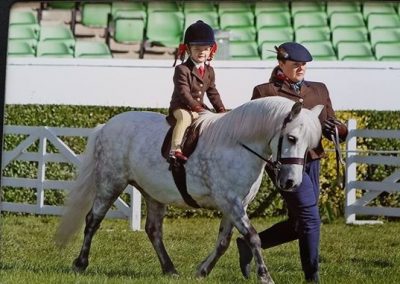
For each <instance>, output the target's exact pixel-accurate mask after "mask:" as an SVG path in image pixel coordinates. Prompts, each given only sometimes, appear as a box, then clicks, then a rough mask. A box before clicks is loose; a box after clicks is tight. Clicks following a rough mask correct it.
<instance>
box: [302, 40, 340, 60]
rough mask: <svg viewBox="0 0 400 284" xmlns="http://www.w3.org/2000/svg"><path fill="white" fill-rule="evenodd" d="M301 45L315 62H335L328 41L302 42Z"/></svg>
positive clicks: (334, 54) (333, 51)
mask: <svg viewBox="0 0 400 284" xmlns="http://www.w3.org/2000/svg"><path fill="white" fill-rule="evenodd" d="M302 44H303V45H304V46H305V47H306V48H307V49H308V50H309V51H310V53H311V54H312V57H313V59H314V60H315V61H332V60H337V57H336V53H335V50H334V49H333V47H332V43H331V42H330V41H314V42H303V43H302Z"/></svg>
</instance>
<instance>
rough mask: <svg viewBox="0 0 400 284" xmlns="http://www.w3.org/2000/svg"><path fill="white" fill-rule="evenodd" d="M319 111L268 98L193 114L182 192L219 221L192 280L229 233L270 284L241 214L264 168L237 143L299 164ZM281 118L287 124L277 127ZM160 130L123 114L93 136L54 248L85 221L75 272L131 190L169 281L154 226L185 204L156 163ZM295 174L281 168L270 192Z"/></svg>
mask: <svg viewBox="0 0 400 284" xmlns="http://www.w3.org/2000/svg"><path fill="white" fill-rule="evenodd" d="M321 110H322V106H316V107H315V108H314V109H312V110H307V109H302V108H301V107H300V108H299V107H298V108H297V110H296V108H295V107H294V102H293V101H291V100H288V99H285V98H282V97H270V98H261V99H257V100H253V101H249V102H247V103H245V104H243V105H241V106H239V107H237V108H235V109H233V110H231V111H229V112H226V113H223V114H216V113H212V112H208V111H205V112H203V113H201V115H200V118H199V119H198V120H197V121H196V124H197V126H198V127H199V128H200V138H199V141H198V144H197V148H196V149H195V151H194V152H193V154H192V155H191V156H190V158H189V160H188V161H187V163H186V164H185V168H186V174H187V189H188V193H189V194H190V195H191V196H192V197H193V199H194V200H195V201H196V202H197V204H199V205H200V206H201V207H203V208H210V209H217V210H219V211H220V212H222V214H223V217H222V220H221V224H220V228H219V232H218V238H217V242H216V246H215V248H214V250H213V251H211V253H210V254H209V255H208V256H207V257H206V258H205V259H204V261H203V262H202V263H201V264H200V265H199V266H198V269H197V276H206V275H207V274H209V273H210V272H211V270H212V269H213V267H214V266H215V264H216V262H217V261H218V259H219V258H220V257H221V256H222V255H223V254H224V253H225V251H226V250H227V248H228V246H229V243H230V240H231V236H232V231H233V228H234V227H235V228H236V229H237V230H238V231H239V232H240V234H242V235H243V236H244V238H245V240H246V241H247V242H248V244H249V246H250V247H251V249H252V252H253V255H254V259H255V262H256V265H257V273H258V276H259V278H260V280H261V282H262V283H273V280H272V278H271V277H270V275H269V273H268V270H267V267H266V265H265V264H264V260H263V257H262V254H261V248H260V239H259V237H258V234H257V232H256V230H255V229H254V227H253V226H252V225H251V223H250V220H249V218H248V216H247V214H246V209H247V206H248V204H249V203H250V202H251V201H252V200H253V199H254V197H255V195H256V193H257V191H258V190H259V187H260V184H261V179H262V175H263V170H264V166H265V165H266V162H265V161H264V160H262V159H260V158H259V157H257V156H256V155H254V153H251V152H250V151H248V150H246V149H245V148H244V147H242V145H241V144H242V143H243V144H245V145H246V146H247V147H248V148H251V149H252V150H253V151H254V152H256V153H258V154H259V155H261V156H264V157H270V156H272V159H273V160H276V159H277V155H278V153H279V154H280V156H281V157H282V158H288V159H290V158H304V156H305V153H306V151H307V149H308V148H313V147H315V146H316V145H317V143H318V141H319V139H320V137H321V125H320V122H319V120H318V115H319V113H320V111H321ZM289 115H290V117H291V120H290V121H289V122H288V123H287V124H286V123H285V127H284V128H282V125H283V123H284V120H285V118H286V117H288V116H289ZM168 128H169V126H168V125H167V123H166V120H165V116H164V115H162V114H159V113H155V112H154V113H153V112H126V113H122V114H119V115H117V116H115V117H113V118H112V119H110V120H109V121H108V122H107V123H106V124H104V125H100V126H98V127H97V128H96V129H95V130H94V132H93V134H92V135H91V137H90V138H89V140H88V144H87V148H86V152H85V159H84V161H83V164H82V166H81V167H80V170H79V174H78V178H77V180H76V185H75V186H74V189H73V190H72V191H71V193H70V196H69V201H68V204H67V205H68V206H67V211H66V212H65V214H64V216H63V218H62V220H61V223H60V226H59V228H58V231H57V233H56V240H57V242H58V243H59V244H60V245H65V244H66V243H67V242H68V241H69V240H70V239H71V237H72V236H73V235H74V234H75V233H76V232H77V231H78V230H79V228H80V227H81V226H82V224H83V222H84V221H86V226H85V230H84V240H83V245H82V248H81V251H80V254H79V256H78V257H77V258H76V259H75V260H74V262H73V269H74V270H75V271H79V272H81V271H84V270H85V269H86V267H87V266H88V263H89V261H88V257H89V251H90V245H91V242H92V237H93V235H94V234H95V232H96V231H97V229H98V228H99V226H100V223H101V221H102V220H103V218H104V216H105V215H106V212H107V211H108V210H109V208H110V207H111V205H112V204H113V203H114V201H115V200H116V198H117V197H118V196H119V195H120V194H121V193H122V192H123V190H124V189H125V187H126V186H127V185H128V184H131V185H133V186H135V187H136V188H137V189H138V190H139V191H140V192H141V194H142V196H143V197H144V199H145V202H146V205H147V218H146V225H145V231H146V233H147V235H148V237H149V239H150V241H151V243H152V245H153V247H154V249H155V251H156V253H157V255H158V258H159V261H160V263H161V268H162V271H163V272H164V273H165V274H177V270H176V269H175V266H174V264H173V263H172V261H171V259H170V257H169V255H168V253H167V251H166V249H165V247H164V243H163V239H162V224H163V218H164V214H165V211H166V205H167V204H171V205H175V206H179V207H188V205H187V204H186V203H185V202H184V200H183V199H182V196H181V194H180V193H179V191H178V189H177V187H176V185H175V183H174V180H173V177H172V175H171V172H170V171H169V170H168V166H169V164H168V163H167V162H166V161H165V159H164V158H163V157H162V156H161V151H160V148H161V144H162V143H163V139H164V136H165V134H166V132H167V130H168ZM280 137H282V138H281V139H279V138H280ZM279 140H280V141H281V143H279ZM278 144H280V145H279V146H280V147H278ZM278 148H280V149H279V151H278ZM302 172H303V165H301V164H290V163H283V164H282V165H281V169H280V171H279V173H278V176H277V185H278V186H279V187H281V188H282V189H285V190H290V189H291V188H294V187H296V186H297V185H299V184H300V183H301V180H302ZM85 216H86V219H85Z"/></svg>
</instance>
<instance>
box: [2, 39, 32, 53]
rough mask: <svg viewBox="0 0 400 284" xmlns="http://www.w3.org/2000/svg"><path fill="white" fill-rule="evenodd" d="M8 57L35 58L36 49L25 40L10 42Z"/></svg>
mask: <svg viewBox="0 0 400 284" xmlns="http://www.w3.org/2000/svg"><path fill="white" fill-rule="evenodd" d="M7 56H11V57H35V49H34V47H33V46H32V45H31V43H30V42H27V41H23V40H9V41H8V46H7Z"/></svg>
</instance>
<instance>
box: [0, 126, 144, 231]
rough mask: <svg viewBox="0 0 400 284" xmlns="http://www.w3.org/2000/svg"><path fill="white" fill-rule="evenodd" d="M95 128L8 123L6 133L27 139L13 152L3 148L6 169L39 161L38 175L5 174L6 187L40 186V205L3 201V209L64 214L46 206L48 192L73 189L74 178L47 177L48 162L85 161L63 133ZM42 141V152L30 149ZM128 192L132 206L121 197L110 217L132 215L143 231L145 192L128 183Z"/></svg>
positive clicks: (75, 133)
mask: <svg viewBox="0 0 400 284" xmlns="http://www.w3.org/2000/svg"><path fill="white" fill-rule="evenodd" d="M91 130H92V129H90V128H56V127H47V126H42V127H25V126H5V127H4V129H3V132H4V135H5V136H6V135H13V134H16V135H24V136H25V137H24V140H23V141H22V142H20V143H19V145H18V146H17V147H15V148H14V149H13V150H11V151H3V157H2V167H1V168H2V171H3V173H4V169H5V168H6V167H7V165H9V164H10V163H11V162H12V161H14V160H18V161H28V162H32V161H33V162H37V178H36V179H32V178H22V177H5V176H3V174H2V177H1V185H2V187H5V186H10V187H26V188H35V189H36V204H26V203H16V202H1V203H0V211H10V212H23V213H32V214H51V215H62V213H63V209H64V207H63V206H55V205H46V204H45V202H46V199H45V191H46V190H47V189H51V190H66V191H68V190H70V189H71V188H72V185H73V181H66V180H48V179H46V166H47V165H46V164H48V163H68V164H72V165H74V166H75V167H79V165H80V164H81V160H80V155H77V154H75V153H74V152H73V150H71V148H70V147H68V145H66V144H65V143H64V142H63V141H62V140H61V138H60V137H59V136H63V137H71V136H79V137H87V136H89V134H90V132H91ZM37 141H38V142H39V147H38V152H31V151H27V149H28V148H29V147H30V146H31V145H32V144H34V143H37ZM50 144H51V145H52V146H54V147H55V148H56V151H57V152H58V153H56V152H54V151H51V153H49V152H47V149H48V145H50ZM125 192H126V193H128V194H130V199H131V204H130V206H129V205H128V204H127V203H126V202H125V201H124V200H122V199H121V198H118V199H117V200H116V202H115V203H114V206H115V208H116V209H113V210H109V212H108V213H107V216H106V217H110V218H128V219H129V220H130V227H131V229H132V230H140V220H141V195H140V193H139V191H137V190H136V189H135V188H134V187H132V186H128V187H127V188H126V189H125Z"/></svg>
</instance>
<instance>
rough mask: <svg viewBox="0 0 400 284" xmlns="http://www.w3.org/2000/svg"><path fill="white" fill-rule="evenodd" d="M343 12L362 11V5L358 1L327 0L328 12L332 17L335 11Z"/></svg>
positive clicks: (329, 16)
mask: <svg viewBox="0 0 400 284" xmlns="http://www.w3.org/2000/svg"><path fill="white" fill-rule="evenodd" d="M343 12H353V13H354V12H361V5H360V3H358V2H355V1H354V2H350V1H341V2H332V1H327V2H326V14H327V16H328V18H331V16H332V14H333V13H343Z"/></svg>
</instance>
